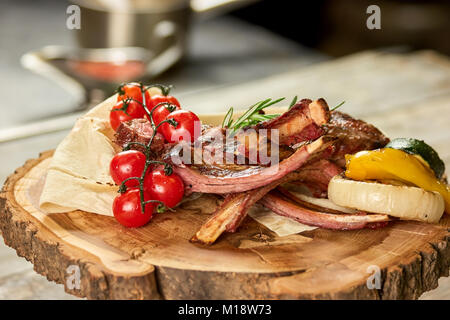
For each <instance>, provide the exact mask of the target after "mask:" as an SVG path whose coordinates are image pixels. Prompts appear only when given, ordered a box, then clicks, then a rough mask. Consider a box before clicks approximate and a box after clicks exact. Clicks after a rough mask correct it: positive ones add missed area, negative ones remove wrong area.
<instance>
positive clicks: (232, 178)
mask: <svg viewBox="0 0 450 320" xmlns="http://www.w3.org/2000/svg"><path fill="white" fill-rule="evenodd" d="M247 129H248V128H247ZM252 129H278V132H279V141H278V143H279V147H280V149H281V150H282V151H283V152H280V156H281V160H282V161H281V162H280V163H279V164H278V165H277V166H270V167H265V166H264V165H261V164H258V165H254V166H251V165H248V164H246V162H244V164H243V165H242V162H239V163H225V164H223V163H220V164H217V163H214V162H207V163H201V164H194V165H187V164H183V163H181V164H178V165H174V172H176V173H177V174H179V175H180V176H181V178H182V179H183V181H184V182H185V185H186V186H187V193H189V192H191V191H192V192H193V191H196V192H204V193H222V194H227V196H226V199H225V201H224V202H223V204H222V205H221V206H220V207H219V208H218V210H217V211H216V213H215V214H214V215H213V216H212V217H211V218H210V219H209V220H208V221H207V222H206V223H205V224H204V225H203V226H202V227H201V229H200V230H199V231H198V232H197V233H196V235H195V236H194V237H193V238H192V241H196V242H201V243H207V244H211V243H213V242H214V241H215V240H216V239H217V238H218V237H219V236H220V234H221V233H223V232H224V231H228V232H234V231H235V230H236V229H237V228H238V227H239V225H240V223H241V222H242V221H243V219H244V218H245V216H246V214H247V212H248V210H249V209H250V207H251V206H252V205H253V204H254V203H256V202H257V201H260V203H263V204H266V205H267V206H268V207H270V206H272V204H270V201H268V200H264V199H262V198H263V197H264V195H266V194H267V193H268V192H270V191H271V190H273V189H274V188H276V187H277V186H278V185H280V184H281V183H284V182H287V181H292V180H296V181H297V182H298V183H303V184H306V185H313V186H314V187H315V188H316V190H317V192H318V194H319V195H321V196H324V195H325V194H326V189H327V187H328V182H329V180H330V179H331V177H332V176H333V175H334V173H336V174H337V173H339V172H340V171H342V170H343V168H344V166H345V159H344V155H345V154H347V153H354V152H357V151H360V150H371V149H375V148H379V147H383V146H384V145H385V144H387V142H388V141H389V139H388V138H387V137H385V136H384V135H383V134H382V133H381V132H380V131H379V130H378V129H377V128H375V127H374V126H372V125H370V124H367V123H365V122H364V121H361V120H356V119H353V118H352V117H350V116H349V115H347V114H344V113H341V112H331V113H330V112H329V109H328V106H327V104H326V102H325V100H323V99H319V100H316V101H311V100H309V99H303V100H301V101H300V102H299V103H298V104H297V105H295V106H294V107H292V108H291V109H290V110H289V111H287V112H285V113H284V114H282V115H281V116H279V117H277V118H274V119H272V120H269V121H265V122H262V123H260V124H258V125H256V126H254V127H253V128H252ZM151 134H152V129H151V125H150V123H149V122H148V121H146V120H143V119H140V120H139V121H138V120H133V121H131V122H128V123H124V124H123V125H121V126H120V127H119V130H118V132H117V134H116V143H118V144H119V145H120V146H122V147H123V146H125V145H127V144H128V143H129V142H132V141H138V142H141V143H148V141H149V139H150V136H151ZM224 134H225V133H224V130H223V129H222V128H208V129H206V130H204V131H203V136H202V137H200V140H202V139H203V142H201V143H202V144H201V147H202V149H203V148H205V149H206V148H209V149H212V150H213V154H215V153H217V154H219V155H220V156H221V157H223V158H226V157H227V156H229V155H230V154H231V155H232V156H233V158H232V159H234V160H235V161H237V160H238V159H239V160H240V161H242V159H243V158H247V157H248V155H249V152H250V150H251V148H253V147H256V148H258V147H261V146H258V145H257V144H256V145H250V144H249V143H248V142H247V140H245V139H246V138H245V135H244V136H243V135H241V134H242V133H241V132H238V133H237V134H236V136H235V141H234V142H233V144H232V145H231V146H230V145H223V144H222V145H221V144H218V145H215V144H214V143H210V142H209V140H210V139H209V138H211V136H214V135H215V136H217V135H219V136H220V135H222V136H224ZM158 135H159V134H157V135H156V136H155V140H154V143H153V144H152V150H153V151H155V152H159V153H160V156H161V157H162V155H161V153H163V152H164V150H167V149H170V148H172V147H173V146H167V145H164V142H163V141H164V140H163V138H162V136H160V135H159V136H158ZM321 136H322V138H320V139H318V140H317V141H315V142H313V143H311V144H309V145H305V144H304V143H307V141H308V140H314V139H317V138H319V137H321ZM242 137H244V139H242ZM263 138H267V139H265V140H262V139H261V137H260V136H257V137H256V141H259V142H261V141H263V142H264V143H267V144H270V143H272V141H271V139H270V138H271V135H270V130H268V136H267V137H263ZM302 143H303V144H302ZM330 143H332V145H331V146H330ZM326 146H328V147H326ZM132 147H133V148H135V149H139V146H132ZM264 147H265V148H266V149H268V145H264ZM291 147H293V148H291ZM295 147H298V148H297V149H296V148H295ZM153 148H154V149H153ZM173 149H174V148H172V149H171V150H172V151H173ZM210 151H211V150H210ZM190 152H191V153H192V154H193V153H194V151H192V149H191V150H190ZM168 154H170V153H167V154H166V157H167V155H168ZM275 167H276V168H275ZM324 192H325V193H324ZM268 197H269V199H272V200H276V201H278V203H281V204H283V208H285V207H290V206H291V205H292V206H293V204H292V203H288V204H286V203H285V202H286V201H285V202H280V201H281V200H283V201H284V200H286V199H281V200H280V196H279V195H278V194H277V193H275V192H274V193H272V194H271V195H268ZM261 199H262V200H261ZM298 210H300V211H299V212H303V213H302V214H303V215H305V214H306V213H305V211H301V210H303V209H298ZM299 212H297V213H299ZM280 214H283V213H280ZM302 217H303V216H302ZM292 218H294V219H295V217H294V216H293V217H292ZM313 218H317V216H313ZM322 218H328V216H325V217H322ZM302 219H304V217H303V218H302ZM364 219H366V218H364ZM364 219H362V220H364ZM367 219H369V220H367ZM367 219H366V220H364V221H366V222H367V223H369V225H372V223H371V222H372V220H370V219H372V218H367ZM375 219H376V218H375ZM380 219H381V218H380ZM319 220H320V219H319ZM338 220H339V219H338ZM362 220H361V221H359V220H358V221H359V222H361V223H359V224H352V228H354V227H355V228H356V226H358V227H363V226H366V224H367V223H362ZM339 221H340V220H339ZM343 222H345V221H343ZM347 222H348V221H347Z"/></svg>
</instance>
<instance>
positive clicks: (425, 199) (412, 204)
mask: <svg viewBox="0 0 450 320" xmlns="http://www.w3.org/2000/svg"><path fill="white" fill-rule="evenodd" d="M328 198H329V199H330V200H331V201H333V202H334V203H335V204H337V205H339V206H343V207H349V208H353V209H357V210H362V211H366V212H373V213H384V214H388V215H390V216H393V217H398V218H400V219H404V220H418V221H425V222H431V223H436V222H438V221H439V219H440V218H441V217H442V214H443V213H444V199H443V197H442V196H441V195H440V194H439V193H437V192H429V191H425V190H423V189H421V188H417V187H410V186H394V185H390V184H383V183H378V182H364V181H355V180H350V179H347V178H344V177H342V176H340V175H338V176H335V177H334V178H333V179H331V181H330V184H329V185H328Z"/></svg>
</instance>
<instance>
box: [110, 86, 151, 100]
mask: <svg viewBox="0 0 450 320" xmlns="http://www.w3.org/2000/svg"><path fill="white" fill-rule="evenodd" d="M118 93H119V95H118V96H117V101H121V100H125V99H126V98H132V99H134V100H137V101H139V102H140V103H142V91H141V85H140V84H139V83H137V82H130V83H127V84H123V85H121V86H120V87H119V89H118ZM149 100H150V94H149V93H148V92H147V91H146V92H145V101H146V103H147V104H148V101H149Z"/></svg>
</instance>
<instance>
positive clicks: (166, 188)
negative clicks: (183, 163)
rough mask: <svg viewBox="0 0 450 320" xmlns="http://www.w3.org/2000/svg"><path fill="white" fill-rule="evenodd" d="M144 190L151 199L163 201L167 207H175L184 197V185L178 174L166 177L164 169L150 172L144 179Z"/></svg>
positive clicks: (160, 168) (159, 168)
mask: <svg viewBox="0 0 450 320" xmlns="http://www.w3.org/2000/svg"><path fill="white" fill-rule="evenodd" d="M144 190H145V192H146V193H147V194H148V195H149V197H150V198H151V199H154V200H159V201H162V202H163V203H164V204H165V205H166V207H169V208H172V207H175V206H176V205H177V204H178V203H179V202H180V201H181V199H183V195H184V183H183V180H181V178H180V176H179V175H177V174H176V173H172V174H171V175H166V174H165V172H164V168H163V167H158V168H156V169H155V170H153V171H152V172H149V173H148V174H147V175H146V176H145V178H144Z"/></svg>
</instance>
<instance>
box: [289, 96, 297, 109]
mask: <svg viewBox="0 0 450 320" xmlns="http://www.w3.org/2000/svg"><path fill="white" fill-rule="evenodd" d="M296 103H297V96H295V97H294V99H292V101H291V103H290V104H289V108H288V110H289V109H291V108H292V107H293V106H295V104H296Z"/></svg>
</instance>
